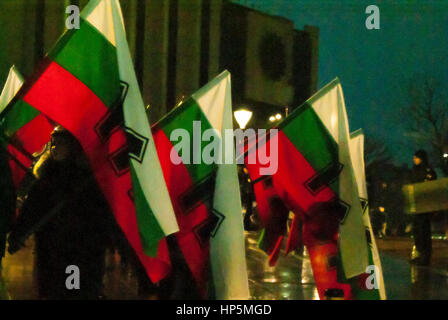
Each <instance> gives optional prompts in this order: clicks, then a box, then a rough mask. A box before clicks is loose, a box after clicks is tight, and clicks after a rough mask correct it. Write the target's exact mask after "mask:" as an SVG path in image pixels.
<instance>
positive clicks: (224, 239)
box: [153, 71, 249, 299]
mask: <svg viewBox="0 0 448 320" xmlns="http://www.w3.org/2000/svg"><path fill="white" fill-rule="evenodd" d="M230 90H231V88H230V73H229V72H227V71H224V72H223V73H221V74H220V75H218V76H217V77H216V78H215V79H213V80H212V81H211V82H209V83H208V84H206V85H205V86H204V87H203V88H201V89H200V90H198V91H197V92H196V93H194V94H193V95H192V96H191V97H190V98H189V99H187V100H185V101H184V102H183V103H181V104H180V105H179V106H178V107H176V108H175V109H173V110H172V111H171V112H170V113H168V114H167V115H166V116H165V117H164V118H162V119H161V120H160V121H159V122H158V123H157V124H156V125H155V126H154V127H153V136H154V141H155V143H156V147H157V152H158V155H159V158H160V162H161V165H162V170H163V174H164V176H165V181H166V183H167V186H168V190H169V193H170V196H171V201H172V203H173V206H174V210H175V212H176V217H177V221H178V223H179V229H180V230H179V232H178V233H176V238H177V241H178V244H179V247H180V250H181V251H182V254H183V257H184V259H185V262H186V263H187V265H188V267H189V270H190V272H191V274H192V276H193V278H194V279H195V282H196V286H197V290H198V291H199V292H200V294H201V295H202V296H203V297H204V298H205V297H209V298H217V299H248V298H249V289H248V279H247V269H246V260H245V248H244V229H243V220H242V208H241V199H240V190H239V183H238V174H237V168H236V163H235V159H234V157H235V155H234V142H233V130H232V103H231V91H230ZM226 129H228V130H230V133H231V139H230V140H227V139H224V136H225V130H226ZM206 136H208V138H205V137H206ZM226 143H230V145H228V146H227V147H228V148H226ZM213 146H214V147H215V148H214V150H215V151H214V152H211V153H208V152H207V151H206V150H209V151H210V149H207V148H210V147H213ZM229 150H230V151H231V152H232V154H226V152H228V151H229ZM204 153H207V154H209V155H210V154H211V156H212V158H213V159H214V160H213V161H210V159H208V160H207V159H206V158H205V155H204ZM221 157H222V158H221ZM226 157H227V158H230V159H231V160H232V161H231V163H230V162H227V163H228V164H224V162H225V159H224V158H226Z"/></svg>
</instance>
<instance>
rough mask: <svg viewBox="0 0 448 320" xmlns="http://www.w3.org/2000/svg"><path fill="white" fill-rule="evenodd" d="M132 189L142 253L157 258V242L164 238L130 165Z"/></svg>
mask: <svg viewBox="0 0 448 320" xmlns="http://www.w3.org/2000/svg"><path fill="white" fill-rule="evenodd" d="M131 178H132V189H133V194H134V204H135V212H136V217H137V225H138V231H139V233H140V239H141V242H142V247H143V251H144V252H145V254H146V255H148V256H151V257H156V256H157V249H158V245H159V241H160V240H161V239H163V238H164V237H165V234H164V233H163V231H162V228H161V227H160V225H159V223H158V222H157V219H156V217H155V216H154V214H153V212H152V210H151V208H150V207H149V205H148V202H147V201H146V197H145V195H144V193H143V190H142V188H141V186H140V183H139V182H138V179H137V175H136V174H135V170H134V167H133V166H132V164H131Z"/></svg>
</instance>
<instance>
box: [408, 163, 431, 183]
mask: <svg viewBox="0 0 448 320" xmlns="http://www.w3.org/2000/svg"><path fill="white" fill-rule="evenodd" d="M436 179H437V174H436V173H435V171H434V170H433V169H432V168H431V166H430V165H428V164H427V163H425V162H422V163H421V164H420V165H418V166H417V165H414V166H413V167H412V173H411V182H412V183H418V182H424V181H431V180H436Z"/></svg>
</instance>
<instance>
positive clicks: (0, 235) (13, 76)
mask: <svg viewBox="0 0 448 320" xmlns="http://www.w3.org/2000/svg"><path fill="white" fill-rule="evenodd" d="M22 84H23V79H22V76H21V75H20V73H19V72H18V71H17V70H16V68H15V67H14V66H13V67H11V69H10V70H9V74H8V78H7V79H6V83H5V86H4V87H3V90H2V93H1V95H0V112H1V111H3V110H4V109H5V107H6V106H7V105H8V104H9V102H11V100H12V99H13V98H14V96H15V95H16V93H17V91H19V89H20V87H21V86H22ZM3 141H4V142H3V143H2V144H0V173H1V174H2V179H1V180H0V203H1V210H0V264H1V260H2V258H3V256H4V253H5V246H6V234H7V233H8V232H9V228H10V224H11V221H12V217H13V216H14V212H15V208H16V193H15V190H14V189H15V188H14V184H13V177H12V174H11V170H10V166H13V167H15V166H16V163H14V162H11V163H9V160H10V156H9V155H8V152H11V151H9V150H7V149H6V148H7V145H6V144H7V142H6V141H5V140H3ZM16 169H17V168H16ZM20 173H22V171H21V172H20ZM3 292H5V293H6V291H5V288H4V283H3V282H1V283H0V296H2V293H3Z"/></svg>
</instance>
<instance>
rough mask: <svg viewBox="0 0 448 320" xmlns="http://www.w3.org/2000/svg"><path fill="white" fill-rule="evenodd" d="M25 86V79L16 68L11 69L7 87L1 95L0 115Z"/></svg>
mask: <svg viewBox="0 0 448 320" xmlns="http://www.w3.org/2000/svg"><path fill="white" fill-rule="evenodd" d="M22 84H23V77H22V75H21V74H20V72H19V71H18V70H17V68H16V67H15V66H12V67H11V69H9V73H8V78H7V79H6V83H5V86H4V87H3V90H2V93H1V94H0V113H1V112H2V111H3V110H4V109H5V107H6V106H7V105H8V103H10V102H11V100H12V98H14V96H15V95H16V93H17V92H18V91H19V90H20V88H21V87H22Z"/></svg>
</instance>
